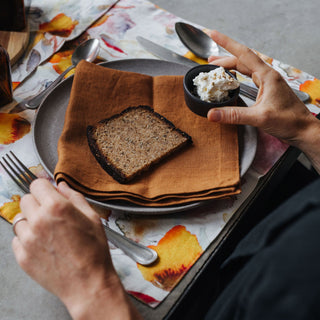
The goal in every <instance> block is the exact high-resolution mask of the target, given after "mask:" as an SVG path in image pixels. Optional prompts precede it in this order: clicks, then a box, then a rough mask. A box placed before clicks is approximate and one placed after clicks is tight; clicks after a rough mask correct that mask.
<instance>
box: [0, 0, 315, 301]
mask: <svg viewBox="0 0 320 320" xmlns="http://www.w3.org/2000/svg"><path fill="white" fill-rule="evenodd" d="M28 20H29V24H30V31H31V37H30V43H29V47H28V49H27V51H26V53H25V55H24V57H23V58H22V59H21V60H20V61H19V62H18V63H17V64H16V65H15V66H14V67H13V70H12V78H13V85H14V101H13V102H12V103H10V104H9V105H7V106H4V107H2V108H1V110H0V130H1V134H0V155H4V154H5V153H7V152H8V151H10V150H12V151H14V152H15V153H16V155H18V157H20V158H21V159H23V160H24V162H25V163H26V164H27V166H28V167H29V168H30V169H31V170H32V171H33V172H35V173H36V175H37V176H39V177H45V178H47V179H50V178H49V176H48V174H47V173H46V172H45V170H44V169H43V168H42V166H41V165H40V161H39V159H38V158H37V156H36V152H35V150H34V145H33V141H32V135H33V129H32V124H33V121H34V119H35V115H36V112H37V111H34V110H28V109H25V108H24V107H23V106H22V104H19V103H20V102H21V101H22V100H24V99H27V98H30V97H32V96H34V95H36V94H37V93H38V92H40V91H42V90H43V89H44V88H45V87H46V86H47V85H48V84H50V82H51V81H53V80H54V79H55V78H56V77H57V75H58V74H60V73H62V72H63V71H64V70H65V69H66V68H67V67H68V66H70V65H71V55H72V52H73V50H74V48H75V47H76V46H77V45H78V44H79V43H80V42H82V41H83V40H85V39H88V38H98V39H99V40H100V45H101V49H100V53H99V57H98V59H97V61H96V62H101V61H104V60H109V61H110V60H118V59H128V58H152V59H155V57H154V56H153V55H151V54H149V53H148V52H146V51H144V50H143V48H142V47H141V46H140V45H139V44H138V43H137V41H136V36H138V35H140V36H143V37H145V38H149V39H152V40H153V41H156V42H157V43H159V44H160V45H163V46H165V47H167V48H169V49H172V50H174V51H175V52H177V53H179V54H182V55H185V56H187V57H189V58H192V59H195V57H194V56H193V55H192V54H191V53H190V52H188V51H187V49H186V48H185V47H184V46H183V44H182V43H181V42H180V41H179V39H178V37H177V35H176V34H175V31H174V25H175V22H177V21H185V20H183V19H181V18H179V17H177V16H175V15H173V14H171V13H169V12H167V11H165V10H163V9H161V8H159V7H157V6H156V5H154V4H153V3H151V2H148V1H145V0H119V1H116V0H32V1H31V5H30V8H29V15H28ZM186 22H188V21H186ZM189 23H190V22H189ZM196 26H197V27H200V28H202V29H203V30H206V28H205V27H203V26H199V25H196ZM222 31H223V30H222ZM258 54H259V55H261V57H262V58H263V59H264V60H265V61H266V62H267V63H269V64H270V65H272V66H273V67H274V68H275V69H276V70H278V71H279V72H280V73H281V74H282V75H283V77H284V78H285V79H286V80H287V81H288V83H289V84H290V85H291V87H293V88H299V89H300V90H302V91H305V92H308V93H309V94H310V96H311V100H310V103H309V104H308V105H307V106H308V108H309V109H310V110H311V111H312V112H313V113H315V114H317V113H318V112H319V107H320V80H318V79H316V78H314V77H313V76H311V75H309V74H307V73H305V72H303V71H301V70H298V69H296V68H294V67H292V66H289V65H286V64H284V63H282V62H280V61H277V60H274V59H272V58H269V57H266V56H263V55H262V54H260V53H258ZM71 73H72V71H71V72H70V74H71ZM70 74H69V75H70ZM239 78H240V81H244V82H246V83H248V84H249V85H253V84H252V82H251V80H250V79H248V78H245V77H242V76H241V75H239ZM245 101H246V102H247V104H248V105H250V104H252V102H251V101H250V100H245ZM286 148H287V146H286V145H284V144H282V143H281V142H280V141H278V140H277V139H275V138H272V137H271V136H269V135H266V134H263V133H262V132H258V148H257V153H256V156H255V159H254V161H253V163H252V165H251V167H250V169H249V170H248V171H247V173H246V174H245V175H244V177H243V178H242V185H241V189H242V192H241V194H240V195H237V196H234V197H232V198H229V199H224V200H217V201H215V202H212V203H211V204H210V205H206V206H201V207H198V208H196V209H192V210H189V211H188V212H182V213H176V214H170V215H162V216H152V217H150V216H148V217H146V216H141V215H140V216H134V215H132V214H128V213H126V212H116V211H111V210H107V209H101V208H99V209H98V210H99V212H100V213H101V214H102V215H104V216H105V217H107V219H108V221H109V225H110V226H111V227H112V228H113V229H115V230H116V231H118V232H122V233H123V234H125V235H126V236H127V237H130V238H131V239H133V240H135V241H137V242H140V243H143V244H145V245H147V246H151V247H152V248H154V249H155V250H156V251H157V252H158V254H159V257H160V259H159V261H158V262H157V263H156V264H154V265H152V266H150V267H143V266H141V265H138V264H136V263H134V262H133V261H132V260H131V259H130V258H128V257H127V256H126V255H124V254H123V252H122V251H121V250H119V249H117V248H115V247H114V246H113V245H112V244H110V248H111V255H112V259H113V263H114V265H115V267H116V270H117V272H118V274H119V276H120V278H121V280H122V282H123V284H124V287H125V288H126V290H127V291H128V292H129V293H130V294H131V295H133V296H135V297H136V298H138V299H140V300H141V301H143V302H144V303H146V304H148V305H149V306H151V307H155V306H157V305H158V304H159V303H161V302H162V301H163V300H164V299H165V298H166V296H167V295H168V294H169V293H170V291H171V290H172V289H173V288H174V287H175V286H176V284H177V283H178V282H179V280H181V279H182V277H183V276H184V275H185V274H186V273H187V272H188V270H189V269H190V267H191V266H192V265H193V264H194V263H195V262H196V261H197V259H198V258H199V257H200V256H201V254H202V253H203V252H204V251H205V250H206V249H207V247H208V246H209V245H210V243H212V241H213V240H214V239H215V237H216V236H217V235H218V234H219V233H220V232H221V230H222V229H223V228H224V227H225V226H226V224H227V222H228V220H229V219H230V217H231V216H232V215H233V214H234V213H235V212H236V211H237V209H238V208H239V207H240V205H241V204H242V203H243V202H244V201H245V200H246V199H247V197H248V196H249V195H250V193H252V191H253V190H254V188H255V187H256V185H257V183H258V181H259V178H260V177H261V176H263V175H264V174H266V173H267V172H268V171H269V169H270V168H271V167H272V166H273V165H274V163H275V162H276V161H277V160H278V159H279V157H280V156H281V155H282V154H283V153H284V151H285V150H286ZM21 196H22V192H21V190H20V189H19V188H18V187H17V186H16V185H15V184H14V183H13V182H12V181H11V179H10V178H9V177H8V176H7V174H6V173H5V172H4V170H3V169H2V168H0V215H1V216H2V217H3V218H4V219H5V220H7V221H8V222H12V220H13V218H14V216H15V215H16V214H17V213H18V212H19V211H20V208H19V200H20V198H21Z"/></svg>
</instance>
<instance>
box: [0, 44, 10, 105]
mask: <svg viewBox="0 0 320 320" xmlns="http://www.w3.org/2000/svg"><path fill="white" fill-rule="evenodd" d="M11 101H12V81H11V67H10V59H9V55H8V53H7V51H6V50H5V49H4V48H3V47H2V46H1V45H0V106H4V105H5V104H7V103H9V102H11Z"/></svg>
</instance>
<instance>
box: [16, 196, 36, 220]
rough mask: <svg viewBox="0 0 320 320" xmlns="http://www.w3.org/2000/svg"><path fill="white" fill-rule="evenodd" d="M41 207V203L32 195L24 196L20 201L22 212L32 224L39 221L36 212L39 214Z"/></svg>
mask: <svg viewBox="0 0 320 320" xmlns="http://www.w3.org/2000/svg"><path fill="white" fill-rule="evenodd" d="M39 207H40V204H39V202H38V201H37V200H36V198H35V197H34V196H33V195H32V194H31V193H29V194H26V195H24V196H23V197H22V198H21V200H20V209H21V212H22V213H23V215H24V217H25V218H26V219H27V221H29V222H30V223H32V222H33V221H34V220H35V219H37V214H36V212H38V209H39Z"/></svg>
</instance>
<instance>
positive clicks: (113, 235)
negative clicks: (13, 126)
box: [0, 151, 158, 265]
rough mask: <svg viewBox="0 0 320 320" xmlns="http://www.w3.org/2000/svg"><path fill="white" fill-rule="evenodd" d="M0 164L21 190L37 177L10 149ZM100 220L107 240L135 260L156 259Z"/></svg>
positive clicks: (146, 262) (27, 191)
mask: <svg viewBox="0 0 320 320" xmlns="http://www.w3.org/2000/svg"><path fill="white" fill-rule="evenodd" d="M0 164H1V166H2V167H3V169H4V170H5V171H6V172H7V174H8V175H9V176H10V178H11V179H12V180H13V181H14V182H15V183H16V184H17V185H18V186H19V187H20V189H22V190H23V192H25V193H29V192H30V184H31V182H32V181H33V180H35V179H37V178H38V177H37V176H36V175H35V174H33V173H32V172H31V171H30V170H29V169H28V168H27V167H26V166H25V165H24V164H23V163H22V162H21V161H20V160H19V159H18V157H17V156H16V155H15V154H14V153H13V152H12V151H10V154H8V153H7V154H5V155H4V156H3V157H2V161H0ZM100 220H101V223H102V225H103V227H104V230H105V233H106V236H107V238H108V240H109V241H110V242H112V243H113V244H114V245H115V246H116V247H118V248H119V249H121V250H122V251H123V252H124V253H125V254H126V255H127V256H129V257H130V258H131V259H133V260H134V261H135V262H138V263H139V264H142V265H149V264H151V263H153V262H155V261H156V260H157V258H158V255H157V252H156V251H154V250H152V249H150V248H148V247H146V246H143V245H141V244H140V243H137V242H135V241H133V240H131V239H129V238H127V237H125V236H124V235H122V234H120V233H118V232H116V231H114V230H112V229H111V228H110V227H109V226H108V222H107V221H106V219H104V218H102V217H100Z"/></svg>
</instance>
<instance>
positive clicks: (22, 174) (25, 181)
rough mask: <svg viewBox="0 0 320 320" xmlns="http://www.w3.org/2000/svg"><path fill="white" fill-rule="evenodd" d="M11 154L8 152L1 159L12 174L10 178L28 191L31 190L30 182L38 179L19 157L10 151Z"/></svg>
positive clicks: (8, 172) (2, 164) (5, 168)
mask: <svg viewBox="0 0 320 320" xmlns="http://www.w3.org/2000/svg"><path fill="white" fill-rule="evenodd" d="M10 154H11V156H10V155H9V154H8V153H7V154H5V155H4V156H3V157H2V161H0V164H1V166H2V167H3V169H4V170H5V171H6V172H7V174H8V175H9V176H10V178H11V179H12V180H13V181H14V182H15V183H16V184H17V185H18V186H19V187H20V188H21V189H22V190H23V191H24V192H26V193H28V192H30V191H29V186H30V183H31V182H32V181H33V180H35V179H37V176H35V175H34V174H33V173H32V172H31V171H30V170H29V169H28V168H27V167H26V166H25V165H24V164H23V163H22V162H21V161H20V160H19V159H18V158H17V157H16V155H15V154H14V153H13V152H12V151H10Z"/></svg>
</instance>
